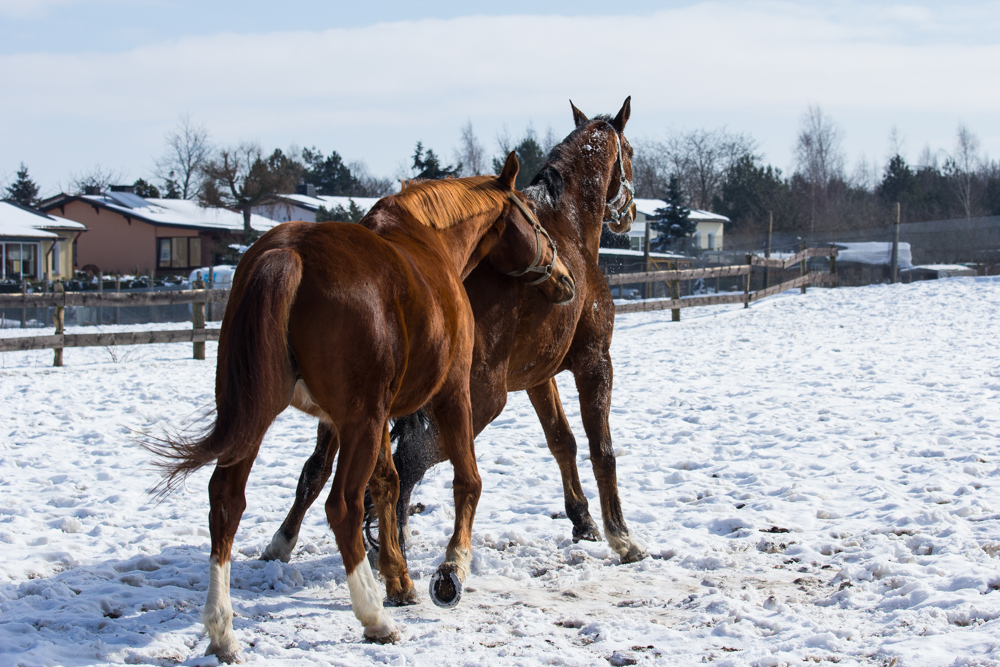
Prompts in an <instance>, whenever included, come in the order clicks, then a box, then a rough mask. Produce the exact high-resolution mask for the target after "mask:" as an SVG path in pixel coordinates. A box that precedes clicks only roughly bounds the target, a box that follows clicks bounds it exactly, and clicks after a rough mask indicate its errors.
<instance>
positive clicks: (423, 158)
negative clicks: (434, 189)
mask: <svg viewBox="0 0 1000 667" xmlns="http://www.w3.org/2000/svg"><path fill="white" fill-rule="evenodd" d="M413 169H414V171H416V172H417V174H416V175H415V176H414V178H418V179H422V178H426V179H428V180H437V179H439V178H457V177H458V173H459V172H460V171H462V163H461V162H460V163H458V164H457V165H455V166H454V167H453V166H451V165H448V166H447V167H445V166H442V165H441V160H440V159H439V158H438V156H437V155H435V153H434V151H433V150H431V149H430V148H428V149H427V151H426V152H424V145H423V143H422V142H420V141H418V142H417V147H416V149H415V150H414V152H413Z"/></svg>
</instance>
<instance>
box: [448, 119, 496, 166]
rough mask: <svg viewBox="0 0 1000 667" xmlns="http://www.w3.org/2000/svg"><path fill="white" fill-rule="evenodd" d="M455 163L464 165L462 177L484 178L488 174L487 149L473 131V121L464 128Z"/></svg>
mask: <svg viewBox="0 0 1000 667" xmlns="http://www.w3.org/2000/svg"><path fill="white" fill-rule="evenodd" d="M455 162H456V163H457V164H461V165H462V171H461V175H462V176H482V175H483V174H486V173H488V172H487V170H488V169H489V165H488V164H487V160H486V149H485V148H483V145H482V144H481V143H479V140H478V139H477V138H476V134H475V132H473V131H472V121H471V120H470V121H469V122H467V123H466V124H465V125H464V126H463V127H462V138H461V140H460V141H459V145H458V148H456V149H455Z"/></svg>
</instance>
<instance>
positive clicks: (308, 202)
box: [253, 186, 378, 222]
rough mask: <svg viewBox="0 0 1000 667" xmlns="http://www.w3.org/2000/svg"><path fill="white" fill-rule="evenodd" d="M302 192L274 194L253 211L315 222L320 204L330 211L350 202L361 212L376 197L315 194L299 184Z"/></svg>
mask: <svg viewBox="0 0 1000 667" xmlns="http://www.w3.org/2000/svg"><path fill="white" fill-rule="evenodd" d="M299 187H300V189H301V190H302V192H300V193H298V194H283V195H276V196H275V198H274V201H272V202H270V203H268V204H262V205H260V206H255V207H254V209H253V212H254V213H256V214H257V215H261V216H264V217H265V218H270V219H271V220H274V221H275V222H288V221H289V220H304V221H306V222H316V212H317V211H319V207H320V206H322V207H324V208H326V210H328V211H330V210H333V209H334V208H336V207H338V206H342V207H343V208H344V209H345V210H350V208H351V202H353V203H354V205H355V206H356V207H358V208H359V209H361V212H362V213H367V212H368V210H369V209H370V208H371V207H372V206H374V205H375V202H377V201H378V197H334V196H330V195H317V194H315V188H313V187H312V186H309V187H308V189H306V188H302V186H299Z"/></svg>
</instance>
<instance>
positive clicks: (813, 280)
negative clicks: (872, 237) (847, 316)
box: [606, 247, 837, 322]
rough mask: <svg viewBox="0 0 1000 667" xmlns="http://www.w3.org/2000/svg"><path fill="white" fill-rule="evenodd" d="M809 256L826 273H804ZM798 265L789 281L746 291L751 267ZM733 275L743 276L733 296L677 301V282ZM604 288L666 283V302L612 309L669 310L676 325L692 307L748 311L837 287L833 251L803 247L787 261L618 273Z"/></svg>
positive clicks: (752, 257)
mask: <svg viewBox="0 0 1000 667" xmlns="http://www.w3.org/2000/svg"><path fill="white" fill-rule="evenodd" d="M810 257H829V258H830V272H829V273H821V272H817V271H814V272H808V271H807V270H806V261H807V260H808V259H809V258H810ZM796 264H798V265H799V268H800V271H801V274H800V275H799V277H797V278H794V279H792V280H786V281H785V282H782V283H779V284H777V285H772V286H770V287H764V288H762V289H759V290H757V291H754V292H751V291H750V276H751V274H752V273H753V270H754V269H755V268H764V269H781V270H786V269H790V268H793V267H794V266H795V265H796ZM733 276H746V280H745V281H744V289H743V293H742V294H739V293H735V294H715V295H711V296H696V297H688V298H686V299H682V298H680V289H679V285H680V281H682V280H697V279H699V278H726V277H733ZM606 279H607V281H608V285H630V284H636V283H657V282H666V283H668V284H669V286H670V296H671V298H669V299H657V300H649V299H647V300H643V301H634V302H632V303H622V304H618V305H616V306H615V312H616V313H639V312H646V311H651V310H667V309H670V310H672V311H673V320H674V321H675V322H679V321H680V319H681V316H680V313H681V311H680V309H681V308H692V307H694V306H715V305H723V304H728V303H742V304H743V305H744V307H747V308H749V307H750V304H751V303H752V302H754V301H757V300H759V299H763V298H764V297H768V296H773V295H774V294H778V293H780V292H784V291H786V290H790V289H795V288H796V287H798V288H800V289H801V290H802V293H803V294H805V291H806V286H807V285H819V284H824V283H826V284H833V285H834V286H836V284H837V249H836V248H834V247H829V248H803V249H802V251H801V252H798V253H796V254H795V255H794V256H792V257H789V258H788V259H770V258H765V257H758V256H757V255H747V261H746V263H745V264H735V265H733V266H715V267H709V268H704V269H674V270H669V271H646V272H643V273H618V274H614V275H610V276H606Z"/></svg>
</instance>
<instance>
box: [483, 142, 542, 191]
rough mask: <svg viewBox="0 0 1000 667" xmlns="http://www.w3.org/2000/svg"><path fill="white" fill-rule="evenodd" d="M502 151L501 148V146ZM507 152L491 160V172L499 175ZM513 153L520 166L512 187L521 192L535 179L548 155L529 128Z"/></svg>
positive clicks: (505, 160)
mask: <svg viewBox="0 0 1000 667" xmlns="http://www.w3.org/2000/svg"><path fill="white" fill-rule="evenodd" d="M501 149H502V150H503V146H501ZM509 152H510V151H509V150H507V151H505V152H504V153H503V155H501V156H500V157H495V158H493V171H494V173H497V174H499V173H500V172H501V171H503V166H504V164H505V163H506V162H507V153H509ZM514 152H515V154H516V155H517V162H518V164H519V165H520V169H518V171H517V179H516V180H515V181H514V187H515V188H517V189H518V190H523V189H524V188H526V187H528V185H530V184H531V179H533V178H534V177H535V174H537V173H538V172H539V171H541V170H542V167H544V166H545V159H546V158H547V157H548V154H547V153H546V152H545V149H543V148H542V146H541V144H539V143H538V140H537V139H535V132H534V131H533V130H532V129H531V128H530V127H529V128H528V130H527V132H525V135H524V138H523V139H521V142H520V143H519V144H518V145H517V146H515V147H514Z"/></svg>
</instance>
